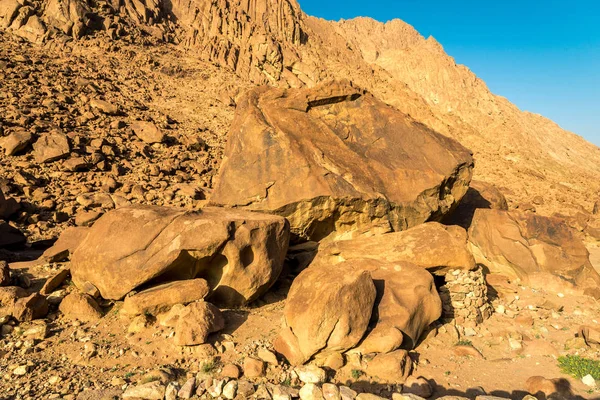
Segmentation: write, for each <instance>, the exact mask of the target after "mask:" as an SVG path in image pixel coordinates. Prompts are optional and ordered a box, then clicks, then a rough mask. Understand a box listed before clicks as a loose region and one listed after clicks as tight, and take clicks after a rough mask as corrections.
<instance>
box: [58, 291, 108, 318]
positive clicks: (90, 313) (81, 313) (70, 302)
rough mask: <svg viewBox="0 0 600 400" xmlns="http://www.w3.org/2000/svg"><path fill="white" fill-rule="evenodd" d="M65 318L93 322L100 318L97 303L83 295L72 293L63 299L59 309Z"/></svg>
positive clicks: (100, 313)
mask: <svg viewBox="0 0 600 400" xmlns="http://www.w3.org/2000/svg"><path fill="white" fill-rule="evenodd" d="M59 310H60V312H62V313H63V315H64V316H65V317H66V318H69V319H77V320H80V321H83V322H94V321H97V320H99V319H100V318H102V310H101V309H100V307H99V306H98V303H96V301H95V300H94V299H93V298H92V297H91V296H89V295H87V294H85V293H79V292H73V293H71V294H69V295H68V296H67V297H65V298H64V299H63V301H62V302H61V303H60V307H59Z"/></svg>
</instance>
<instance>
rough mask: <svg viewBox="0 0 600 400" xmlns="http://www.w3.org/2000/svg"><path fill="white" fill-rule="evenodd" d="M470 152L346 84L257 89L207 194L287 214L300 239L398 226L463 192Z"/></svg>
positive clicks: (427, 216) (219, 201)
mask: <svg viewBox="0 0 600 400" xmlns="http://www.w3.org/2000/svg"><path fill="white" fill-rule="evenodd" d="M472 167H473V159H472V157H471V153H470V151H469V150H467V149H465V148H464V147H462V146H461V145H460V144H459V143H457V142H456V141H454V140H452V139H449V138H447V137H445V136H442V135H440V134H438V133H436V132H434V131H432V130H430V129H428V128H426V127H424V126H423V125H421V124H418V123H416V122H414V121H413V120H412V119H411V118H410V117H408V116H407V115H405V114H403V113H401V112H399V111H397V110H395V109H394V108H392V107H390V106H387V105H386V104H384V103H383V102H381V101H379V100H377V99H375V98H374V97H373V96H371V95H370V94H368V93H365V92H364V91H362V90H359V89H357V88H355V87H353V86H352V85H351V84H350V83H348V82H345V81H344V82H331V83H327V84H323V85H321V86H318V87H316V88H313V89H290V90H283V89H273V88H266V87H261V88H257V89H254V90H251V91H250V92H249V93H248V94H246V95H245V96H244V97H243V98H242V99H241V100H240V101H239V102H238V107H237V111H236V117H235V119H234V122H233V124H232V128H231V131H230V134H229V139H228V143H227V147H226V149H225V157H224V160H223V163H222V165H221V169H220V172H219V177H218V179H217V183H216V186H215V188H214V192H213V194H212V196H211V199H210V201H211V202H212V203H213V204H216V205H224V206H235V207H245V208H248V209H252V210H262V211H267V212H271V213H275V214H278V215H281V216H284V217H286V218H287V219H288V220H289V221H290V225H291V229H292V232H293V234H294V235H295V236H297V237H300V238H302V239H310V240H315V241H320V240H322V239H324V238H328V237H329V238H331V239H333V238H339V237H351V236H353V235H356V234H357V233H362V232H366V231H371V232H379V233H382V232H390V231H400V230H404V229H407V228H409V227H412V226H415V225H418V224H421V223H423V222H425V221H427V220H432V219H439V218H441V217H442V216H443V215H444V214H445V213H446V212H447V211H448V210H450V209H451V208H452V207H453V206H454V205H455V204H456V202H458V201H459V200H460V198H461V197H462V196H463V195H464V194H465V192H466V191H467V188H468V185H469V182H470V180H471V174H472Z"/></svg>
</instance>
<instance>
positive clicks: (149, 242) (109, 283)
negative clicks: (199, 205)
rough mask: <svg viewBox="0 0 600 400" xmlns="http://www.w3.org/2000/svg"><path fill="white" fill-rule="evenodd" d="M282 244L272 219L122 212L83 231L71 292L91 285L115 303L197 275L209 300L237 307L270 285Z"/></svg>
mask: <svg viewBox="0 0 600 400" xmlns="http://www.w3.org/2000/svg"><path fill="white" fill-rule="evenodd" d="M288 241H289V226H288V224H287V222H286V221H285V219H284V218H281V217H277V216H273V215H266V214H259V213H254V212H248V211H239V210H226V209H221V208H205V209H203V210H201V211H196V212H189V211H185V210H181V209H177V208H168V207H157V206H131V207H123V208H120V209H117V210H113V211H110V212H108V213H106V214H104V215H103V216H102V217H101V218H100V219H98V220H97V221H96V222H95V223H94V225H93V226H92V227H91V228H90V230H89V233H88V234H87V236H86V238H85V239H84V240H83V241H82V242H81V244H80V245H79V246H78V247H77V248H76V249H75V251H74V253H73V255H72V257H71V260H72V262H71V274H72V277H73V282H74V283H75V284H76V285H77V286H78V287H80V288H84V287H85V286H86V285H87V284H91V285H93V286H95V287H97V288H98V290H99V291H100V294H101V295H102V297H104V298H106V299H115V300H116V299H121V298H123V297H124V296H125V295H126V294H127V293H129V292H130V291H132V290H133V289H136V288H140V289H144V288H146V287H151V286H155V285H157V284H161V283H165V282H171V281H180V280H185V279H194V278H203V279H206V281H207V282H208V285H209V287H210V289H211V293H210V294H209V297H208V298H209V299H211V301H213V302H217V303H219V304H221V305H224V306H239V305H242V304H246V303H247V302H249V301H252V300H254V299H255V298H257V297H258V296H260V295H261V294H263V293H264V292H265V291H266V290H267V289H268V288H269V287H270V286H271V285H272V284H273V283H274V282H275V280H276V279H277V277H278V276H279V273H280V272H281V269H282V266H283V260H284V257H285V253H286V250H287V246H288ZM82 290H83V289H82Z"/></svg>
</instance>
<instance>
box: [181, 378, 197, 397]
mask: <svg viewBox="0 0 600 400" xmlns="http://www.w3.org/2000/svg"><path fill="white" fill-rule="evenodd" d="M195 388H196V378H190V379H188V380H187V381H186V382H185V383H184V384H183V386H182V387H181V389H179V392H178V393H177V395H178V396H179V397H180V398H182V399H191V398H192V396H193V395H194V390H195Z"/></svg>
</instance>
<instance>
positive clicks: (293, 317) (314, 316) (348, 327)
mask: <svg viewBox="0 0 600 400" xmlns="http://www.w3.org/2000/svg"><path fill="white" fill-rule="evenodd" d="M375 296H376V293H375V285H374V284H373V280H372V279H371V276H370V274H369V273H368V272H367V271H360V270H358V269H353V268H351V267H350V266H348V268H342V267H340V268H335V269H334V268H308V269H306V270H304V271H302V273H301V274H300V275H299V276H298V277H297V278H296V279H295V280H294V283H293V284H292V287H291V288H290V292H289V294H288V298H287V300H286V303H285V309H284V317H285V326H284V329H283V331H282V332H281V333H280V335H279V336H278V338H277V339H276V340H275V342H274V346H275V349H276V350H277V351H278V352H279V353H281V354H283V355H284V356H285V357H286V358H287V359H288V361H289V362H290V363H292V364H295V365H297V364H303V363H304V362H306V361H308V360H309V359H310V358H311V357H312V356H313V355H315V354H316V353H326V352H336V351H339V352H343V351H346V350H348V349H351V348H353V347H354V346H356V344H358V342H359V341H360V339H361V338H362V337H363V335H364V333H365V331H366V330H367V327H368V325H369V320H370V318H371V313H372V310H373V305H374V303H375Z"/></svg>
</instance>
